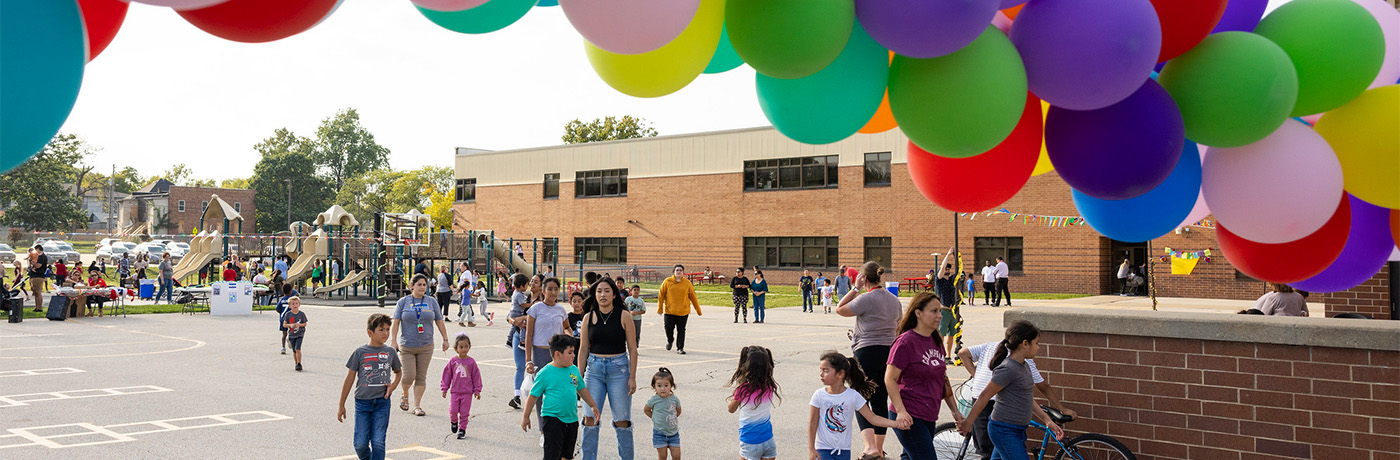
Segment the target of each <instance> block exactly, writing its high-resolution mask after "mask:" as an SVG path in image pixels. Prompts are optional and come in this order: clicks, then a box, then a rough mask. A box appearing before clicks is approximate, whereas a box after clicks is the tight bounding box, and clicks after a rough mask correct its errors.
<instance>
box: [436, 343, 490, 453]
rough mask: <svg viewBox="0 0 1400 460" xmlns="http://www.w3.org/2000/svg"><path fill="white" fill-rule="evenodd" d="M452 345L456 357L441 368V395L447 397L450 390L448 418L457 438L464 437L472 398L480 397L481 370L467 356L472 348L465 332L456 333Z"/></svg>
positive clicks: (473, 360)
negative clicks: (455, 338)
mask: <svg viewBox="0 0 1400 460" xmlns="http://www.w3.org/2000/svg"><path fill="white" fill-rule="evenodd" d="M452 347H453V348H455V349H457V357H455V358H452V359H451V360H450V361H448V362H447V367H446V368H444V369H443V370H442V397H444V398H447V393H448V392H449V390H450V391H451V393H452V397H451V399H449V401H451V406H450V407H449V408H448V413H449V417H448V418H449V419H450V420H452V431H453V432H455V433H457V439H465V438H466V437H467V419H468V418H470V417H471V411H472V398H473V397H475V398H476V399H481V370H480V369H479V368H477V366H476V360H475V359H472V357H470V356H467V352H469V351H471V349H472V339H471V338H469V337H467V333H465V332H461V333H458V334H457V340H456V342H455V343H453V345H452Z"/></svg>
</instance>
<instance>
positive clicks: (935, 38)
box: [856, 0, 999, 58]
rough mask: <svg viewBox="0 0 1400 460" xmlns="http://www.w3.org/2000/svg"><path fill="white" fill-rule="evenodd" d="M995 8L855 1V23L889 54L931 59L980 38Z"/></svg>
mask: <svg viewBox="0 0 1400 460" xmlns="http://www.w3.org/2000/svg"><path fill="white" fill-rule="evenodd" d="M998 5H999V0H936V1H929V0H856V19H858V20H860V25H861V27H864V28H865V30H866V32H867V33H869V34H870V37H871V38H874V39H875V41H876V42H878V43H880V44H881V45H884V46H885V48H889V50H890V51H894V52H895V53H898V54H900V55H903V56H908V57H912V58H935V57H939V56H944V55H948V54H951V53H952V52H954V51H957V50H960V49H962V48H963V47H964V46H967V44H968V43H972V41H973V40H976V39H977V37H978V36H980V35H982V31H983V30H985V29H986V28H987V24H988V23H990V22H991V21H992V18H993V17H995V16H996V14H997V7H998Z"/></svg>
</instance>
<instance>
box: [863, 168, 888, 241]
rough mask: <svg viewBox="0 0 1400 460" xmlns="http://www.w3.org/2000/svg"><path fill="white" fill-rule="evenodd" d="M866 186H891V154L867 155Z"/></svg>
mask: <svg viewBox="0 0 1400 460" xmlns="http://www.w3.org/2000/svg"><path fill="white" fill-rule="evenodd" d="M865 186H866V187H889V186H890V152H878V153H867V154H865ZM867 260H869V259H868V258H867ZM882 265H883V264H882Z"/></svg>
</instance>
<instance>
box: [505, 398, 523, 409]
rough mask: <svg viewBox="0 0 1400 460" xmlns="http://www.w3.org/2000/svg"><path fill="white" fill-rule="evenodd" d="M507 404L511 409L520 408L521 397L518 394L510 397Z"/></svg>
mask: <svg viewBox="0 0 1400 460" xmlns="http://www.w3.org/2000/svg"><path fill="white" fill-rule="evenodd" d="M506 405H507V406H510V408H511V409H515V410H520V397H519V396H516V397H514V398H510V402H508V403H506Z"/></svg>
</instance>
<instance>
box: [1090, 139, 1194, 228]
mask: <svg viewBox="0 0 1400 460" xmlns="http://www.w3.org/2000/svg"><path fill="white" fill-rule="evenodd" d="M1200 191H1201V153H1200V150H1199V149H1197V148H1196V143H1195V142H1191V141H1189V140H1188V141H1186V146H1185V147H1184V148H1182V149H1181V158H1180V159H1178V160H1177V161H1176V168H1174V169H1172V173H1171V175H1170V176H1167V180H1165V181H1162V183H1161V184H1159V185H1157V187H1155V188H1153V189H1152V190H1150V191H1148V192H1147V193H1144V194H1142V195H1138V196H1136V197H1133V198H1129V199H1126V200H1103V199H1098V198H1094V197H1092V196H1089V195H1086V194H1084V193H1082V192H1080V191H1078V190H1074V191H1072V192H1071V194H1072V195H1074V207H1075V208H1078V209H1079V214H1080V215H1082V216H1084V220H1085V221H1086V222H1088V223H1089V226H1090V227H1093V228H1094V230H1096V231H1098V232H1099V233H1100V234H1102V235H1103V236H1106V237H1109V238H1113V239H1115V240H1118V241H1124V242H1129V243H1137V242H1142V241H1147V240H1150V239H1153V238H1157V237H1159V236H1162V235H1166V234H1167V233H1171V231H1172V230H1175V229H1176V227H1177V226H1178V225H1181V221H1182V220H1183V219H1185V218H1186V216H1187V215H1188V214H1190V213H1191V208H1193V207H1195V206H1196V196H1197V194H1199V193H1200Z"/></svg>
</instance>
